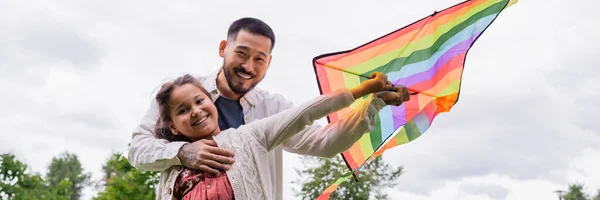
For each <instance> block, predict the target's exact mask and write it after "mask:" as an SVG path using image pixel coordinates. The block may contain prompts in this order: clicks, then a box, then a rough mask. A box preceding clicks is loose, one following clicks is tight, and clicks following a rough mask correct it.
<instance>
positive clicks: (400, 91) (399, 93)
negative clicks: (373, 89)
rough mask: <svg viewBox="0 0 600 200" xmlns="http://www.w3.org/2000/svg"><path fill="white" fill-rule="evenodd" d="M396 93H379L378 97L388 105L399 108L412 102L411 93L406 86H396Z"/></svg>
mask: <svg viewBox="0 0 600 200" xmlns="http://www.w3.org/2000/svg"><path fill="white" fill-rule="evenodd" d="M393 90H394V91H382V92H378V93H377V97H378V98H380V99H382V100H383V101H384V102H385V104H386V105H394V106H399V105H401V104H402V103H404V102H406V101H408V100H410V92H409V91H408V88H406V87H405V86H402V85H400V86H395V87H394V88H393Z"/></svg>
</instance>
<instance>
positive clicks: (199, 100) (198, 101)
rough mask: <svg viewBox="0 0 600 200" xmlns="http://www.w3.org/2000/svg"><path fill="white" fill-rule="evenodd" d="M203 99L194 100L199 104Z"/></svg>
mask: <svg viewBox="0 0 600 200" xmlns="http://www.w3.org/2000/svg"><path fill="white" fill-rule="evenodd" d="M203 100H204V99H198V100H196V104H201V103H202V101H203Z"/></svg>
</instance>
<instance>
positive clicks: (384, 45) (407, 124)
mask: <svg viewBox="0 0 600 200" xmlns="http://www.w3.org/2000/svg"><path fill="white" fill-rule="evenodd" d="M516 2H517V1H516V0H467V1H464V2H462V3H459V4H457V5H454V6H452V7H449V8H446V9H444V10H442V11H439V12H435V13H433V14H431V15H429V16H427V17H425V18H423V19H421V20H419V21H416V22H414V23H412V24H410V25H408V26H406V27H404V28H401V29H398V30H396V31H394V32H391V33H389V34H387V35H385V36H383V37H380V38H378V39H376V40H373V41H371V42H369V43H366V44H364V45H362V46H360V47H357V48H355V49H353V50H348V51H342V52H336V53H329V54H324V55H320V56H317V57H315V58H314V59H313V65H314V69H315V73H316V75H317V81H318V85H319V89H320V92H321V94H327V93H331V92H332V91H336V90H338V89H341V88H350V87H354V86H357V85H359V84H360V83H361V82H362V81H365V80H367V79H368V78H369V76H370V75H371V74H372V73H373V72H375V71H379V72H384V73H385V74H387V76H388V79H389V80H390V81H391V82H392V83H393V84H394V85H404V86H406V87H408V89H409V90H410V91H411V92H413V94H414V95H412V96H411V99H410V101H408V102H405V103H404V104H402V105H400V106H386V107H385V108H384V109H382V110H381V112H379V114H378V115H377V116H376V118H375V119H376V123H377V127H376V128H375V129H374V130H373V131H372V132H370V133H368V134H365V135H363V137H362V138H360V140H359V141H357V142H356V143H355V144H354V145H353V146H352V147H351V148H350V149H349V150H347V151H345V152H343V153H342V156H343V158H344V160H345V162H346V164H347V165H348V167H349V168H350V171H349V172H348V173H346V174H345V175H344V176H342V177H341V178H339V179H338V180H337V181H336V182H335V183H333V184H332V185H331V186H330V187H329V188H327V189H326V191H324V192H323V194H322V195H321V196H320V197H319V199H328V198H329V194H330V193H331V192H333V191H334V190H335V189H337V186H338V185H339V184H340V183H342V182H343V181H345V180H346V179H348V178H349V177H351V176H353V175H354V176H356V175H357V173H358V171H359V170H360V168H361V167H362V166H363V165H364V164H365V163H366V162H368V161H370V160H372V159H374V158H376V157H378V156H380V155H381V154H382V153H383V152H384V151H385V150H387V149H390V148H392V147H395V146H398V145H401V144H405V143H408V142H411V141H413V140H415V139H416V138H418V137H419V136H421V135H422V134H423V133H425V131H426V130H427V129H428V128H429V127H430V126H431V123H432V121H433V119H434V118H435V117H436V116H437V115H438V114H439V113H442V112H448V111H450V109H451V108H452V106H454V105H455V104H456V102H457V100H458V95H459V92H460V84H461V77H462V73H463V68H464V63H465V59H466V55H467V52H468V51H469V49H470V48H471V46H472V45H473V43H474V42H475V40H477V38H478V37H479V36H480V35H481V33H483V31H485V30H486V28H487V27H488V26H490V25H491V23H492V22H493V21H494V20H495V19H496V17H497V16H498V14H500V12H501V11H502V10H504V9H505V8H506V7H508V6H510V5H512V4H514V3H516ZM360 101H362V99H361V100H357V102H355V103H354V104H353V105H352V106H350V107H349V108H346V109H344V110H341V111H339V112H336V113H333V114H331V115H329V116H328V117H327V119H328V121H329V122H331V121H335V120H337V119H338V117H339V116H341V115H343V114H344V113H346V112H348V111H349V110H350V109H351V108H353V107H354V106H356V105H358V104H359V103H360Z"/></svg>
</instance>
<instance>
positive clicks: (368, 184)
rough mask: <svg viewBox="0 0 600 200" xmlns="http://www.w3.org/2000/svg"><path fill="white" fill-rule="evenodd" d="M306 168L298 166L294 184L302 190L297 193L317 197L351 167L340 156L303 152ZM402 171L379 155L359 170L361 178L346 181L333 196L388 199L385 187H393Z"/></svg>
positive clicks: (339, 197) (307, 196)
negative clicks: (317, 155) (301, 168)
mask: <svg viewBox="0 0 600 200" xmlns="http://www.w3.org/2000/svg"><path fill="white" fill-rule="evenodd" d="M303 161H304V162H305V165H306V167H308V168H307V169H304V170H297V169H296V172H297V173H298V175H299V177H300V179H298V180H296V181H294V184H298V185H300V186H301V189H300V191H298V190H295V193H296V195H297V196H300V197H301V198H302V199H316V198H317V197H318V196H319V195H320V194H321V193H322V192H323V191H325V189H326V188H327V187H328V186H329V185H331V184H332V183H334V182H335V181H336V180H337V179H338V178H339V177H341V176H342V175H343V174H344V173H346V172H348V167H346V164H345V163H344V161H343V160H342V159H341V157H335V158H333V159H326V158H319V157H308V156H304V157H303ZM401 174H402V167H392V166H390V165H389V164H386V163H385V162H384V161H383V160H382V158H381V157H378V158H376V159H374V160H373V161H371V162H370V163H368V164H367V165H365V166H364V167H363V169H362V170H361V171H360V172H359V174H358V180H359V182H356V181H345V182H343V183H341V184H340V186H339V187H338V189H337V190H336V191H335V192H334V193H332V194H331V196H330V198H331V199H349V200H351V199H372V198H374V199H387V198H388V197H387V195H386V194H385V193H384V192H383V191H382V189H384V188H390V187H394V186H395V185H396V184H397V181H396V179H397V178H398V177H399V176H400V175H401Z"/></svg>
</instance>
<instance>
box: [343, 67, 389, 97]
mask: <svg viewBox="0 0 600 200" xmlns="http://www.w3.org/2000/svg"><path fill="white" fill-rule="evenodd" d="M390 89H392V83H391V82H389V81H388V80H387V76H386V75H385V74H384V73H381V72H375V73H373V74H371V79H369V80H366V81H364V82H362V83H361V84H360V85H358V86H356V87H354V88H352V89H350V92H352V96H354V99H358V98H360V97H362V96H365V95H367V94H370V93H377V92H381V91H386V90H390Z"/></svg>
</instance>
